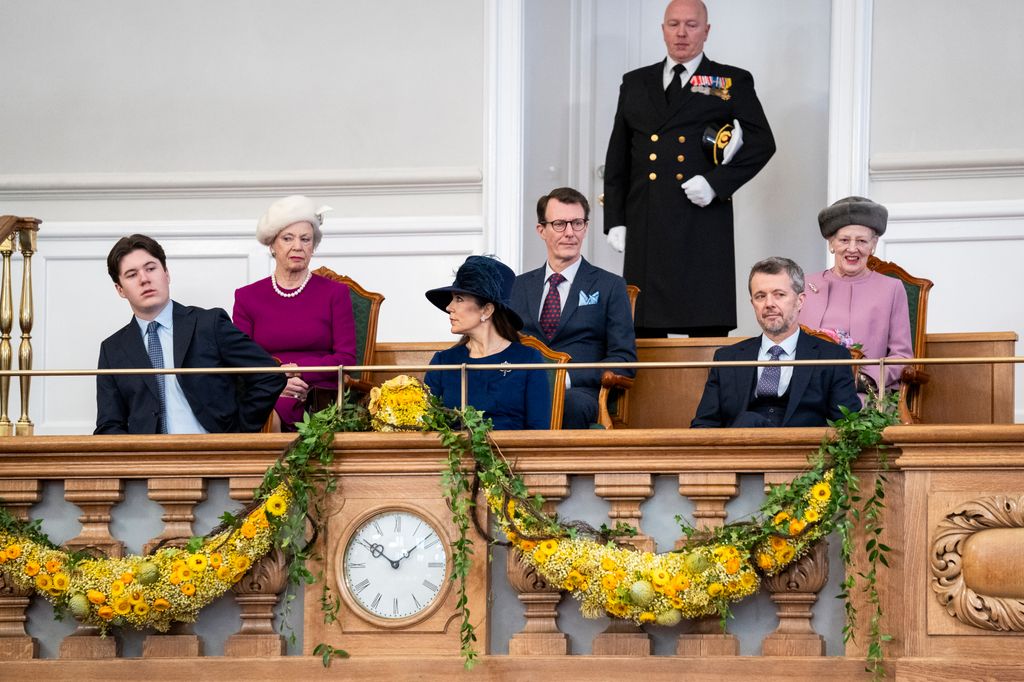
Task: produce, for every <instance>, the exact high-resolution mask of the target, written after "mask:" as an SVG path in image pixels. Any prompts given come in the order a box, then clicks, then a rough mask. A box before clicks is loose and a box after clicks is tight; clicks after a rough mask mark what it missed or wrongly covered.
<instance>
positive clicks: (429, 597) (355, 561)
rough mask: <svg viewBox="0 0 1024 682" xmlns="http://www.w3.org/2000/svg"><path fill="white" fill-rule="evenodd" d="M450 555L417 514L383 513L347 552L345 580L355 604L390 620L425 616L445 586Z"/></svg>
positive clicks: (352, 541)
mask: <svg viewBox="0 0 1024 682" xmlns="http://www.w3.org/2000/svg"><path fill="white" fill-rule="evenodd" d="M447 569H448V553H447V551H446V549H445V544H444V541H443V540H442V538H441V536H440V535H438V532H437V529H436V528H434V527H433V526H432V525H431V524H430V522H428V521H427V520H426V519H424V518H423V517H421V516H419V515H418V514H414V513H412V512H407V511H399V510H396V511H386V512H382V513H380V514H377V515H375V516H372V517H370V518H369V519H367V520H366V521H365V522H363V523H362V524H361V525H360V526H359V527H358V528H357V529H356V531H355V532H354V533H353V534H352V537H351V538H350V539H349V541H348V545H347V546H346V548H345V558H344V567H343V574H344V580H345V586H346V587H347V589H348V592H349V594H350V595H351V597H352V598H353V600H354V601H355V602H356V604H358V605H359V606H360V607H362V608H363V609H365V610H366V611H367V612H368V613H370V614H372V615H374V616H377V617H378V618H385V619H389V620H398V619H403V618H410V617H412V616H416V615H418V614H420V613H422V612H423V611H425V610H426V609H427V608H428V607H429V606H430V605H431V604H432V603H433V602H434V600H435V599H437V597H438V595H439V594H441V588H442V587H443V585H444V581H445V578H446V576H447Z"/></svg>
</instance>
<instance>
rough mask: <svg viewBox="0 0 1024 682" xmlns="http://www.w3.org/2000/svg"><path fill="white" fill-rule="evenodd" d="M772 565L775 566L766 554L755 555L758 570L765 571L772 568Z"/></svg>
mask: <svg viewBox="0 0 1024 682" xmlns="http://www.w3.org/2000/svg"><path fill="white" fill-rule="evenodd" d="M774 565H775V562H773V561H772V558H771V557H770V556H768V555H767V554H758V555H757V567H758V568H760V569H761V570H762V571H767V570H769V569H771V567H772V566H774Z"/></svg>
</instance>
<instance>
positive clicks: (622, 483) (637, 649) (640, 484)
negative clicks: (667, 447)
mask: <svg viewBox="0 0 1024 682" xmlns="http://www.w3.org/2000/svg"><path fill="white" fill-rule="evenodd" d="M594 492H595V493H597V495H598V497H602V498H604V499H606V500H608V501H609V502H611V509H609V510H608V518H610V519H611V522H612V523H611V525H612V526H613V527H614V525H615V524H616V523H618V522H620V521H621V522H622V523H628V524H629V525H631V526H633V527H634V528H636V529H637V534H636V535H635V536H633V537H632V538H623V539H624V540H625V541H626V542H628V543H630V544H632V545H633V546H634V547H636V548H637V549H638V550H640V551H646V552H653V551H654V539H653V538H652V537H651V536H649V535H644V534H643V531H642V530H641V527H640V519H641V518H642V517H643V514H642V513H641V511H640V505H641V504H643V502H644V500H646V499H647V498H649V497H650V496H651V495H653V494H654V482H653V480H652V477H651V475H650V474H639V473H636V474H596V475H595V476H594ZM593 653H594V655H595V656H650V655H651V638H650V636H649V635H648V634H647V633H646V632H644V631H643V630H642V629H640V628H639V627H638V626H636V625H634V624H633V623H629V622H627V621H624V620H617V619H613V620H612V622H611V623H610V624H609V625H608V627H607V628H606V629H605V631H604V632H602V633H600V634H599V635H597V636H596V637H594V642H593Z"/></svg>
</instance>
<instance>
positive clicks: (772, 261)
mask: <svg viewBox="0 0 1024 682" xmlns="http://www.w3.org/2000/svg"><path fill="white" fill-rule="evenodd" d="M748 289H749V290H750V302H751V303H752V304H753V306H754V313H755V314H756V315H757V323H758V324H759V325H760V326H761V329H762V330H763V331H764V333H763V334H761V335H760V336H755V337H753V338H751V339H747V340H746V341H740V342H739V343H737V344H735V345H732V346H726V347H725V348H719V349H718V350H717V351H716V352H715V361H716V362H719V361H731V360H732V361H736V360H783V361H785V360H832V359H835V360H849V359H850V352H849V351H848V350H846V349H845V348H843V347H842V346H839V345H836V344H834V343H829V342H827V341H822V340H820V339H818V338H815V337H813V336H808V335H807V334H803V333H801V332H800V325H799V323H798V322H797V316H798V315H799V313H800V308H801V306H802V305H803V301H804V273H803V270H801V269H800V266H799V265H797V264H796V263H794V262H793V261H791V260H790V259H788V258H778V257H774V258H766V259H765V260H763V261H760V262H758V263H755V264H754V267H753V268H751V270H750V279H749V280H748ZM841 405H845V406H846V407H847V408H849V409H850V411H856V410H859V409H860V406H861V405H860V398H859V397H858V396H857V389H856V388H855V386H854V383H853V372H852V371H851V370H850V367H849V366H847V365H829V366H824V365H822V366H814V367H809V366H806V365H805V366H801V367H794V366H792V365H790V366H788V367H786V366H778V367H772V366H768V367H721V368H719V367H712V368H711V372H710V374H709V375H708V380H707V383H706V384H705V385H704V395H703V396H702V397H701V399H700V405H698V406H697V415H696V416H695V417H694V418H693V421H692V422H691V423H690V426H691V427H694V428H700V427H736V428H739V427H758V426H825V424H826V421H827V420H830V419H833V420H834V419H838V418H839V417H841V416H842V412H840V411H839V407H840V406H841Z"/></svg>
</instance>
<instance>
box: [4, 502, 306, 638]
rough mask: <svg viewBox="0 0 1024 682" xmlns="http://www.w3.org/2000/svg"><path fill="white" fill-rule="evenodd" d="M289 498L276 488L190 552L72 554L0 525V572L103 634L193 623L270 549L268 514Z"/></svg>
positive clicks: (279, 512) (170, 549)
mask: <svg viewBox="0 0 1024 682" xmlns="http://www.w3.org/2000/svg"><path fill="white" fill-rule="evenodd" d="M289 501H290V498H289V494H288V491H287V489H286V488H285V486H283V485H282V486H279V487H278V488H277V489H276V490H275V491H274V492H273V494H271V495H270V496H268V497H267V499H266V500H265V501H264V502H263V503H262V504H260V505H259V506H258V507H257V508H256V509H254V510H253V511H252V512H250V513H249V514H248V515H247V517H246V518H245V520H244V522H243V523H242V524H241V526H240V527H239V528H236V529H232V530H228V531H225V532H223V533H219V534H217V535H215V536H213V537H211V538H207V539H206V540H205V541H204V542H203V544H202V546H201V547H200V548H199V549H197V550H196V551H194V552H190V551H188V550H185V549H178V548H175V547H166V548H163V549H160V550H158V551H157V552H156V553H154V554H152V555H150V556H138V555H131V556H126V557H124V558H122V559H77V558H76V557H75V556H73V555H72V554H71V553H69V552H66V551H64V550H60V549H53V548H51V547H47V546H46V545H44V544H41V543H38V542H35V541H33V540H31V539H30V538H29V537H27V536H18V535H15V534H11V533H9V532H6V531H2V530H0V571H2V572H3V573H4V575H6V576H7V577H9V578H11V579H12V580H13V581H14V582H15V583H16V584H18V585H19V586H20V587H22V588H28V589H33V590H35V592H36V593H37V594H39V595H41V596H43V597H45V598H46V599H48V600H49V601H51V602H53V604H54V605H55V606H56V607H58V608H67V609H68V610H70V611H71V613H72V614H74V616H75V618H77V619H78V620H79V621H81V622H83V623H89V624H91V625H96V626H99V627H100V628H101V629H102V630H104V631H106V630H107V629H108V628H109V627H110V626H111V625H118V626H129V627H133V628H138V629H142V628H149V627H152V628H155V629H156V630H159V631H161V632H166V631H167V629H168V628H169V627H170V625H171V622H172V621H180V622H186V623H187V622H192V621H195V619H196V618H197V617H198V615H199V611H200V610H201V609H202V608H203V607H204V606H206V605H207V604H209V603H210V602H212V601H213V600H214V599H216V598H217V597H219V596H221V595H222V594H224V593H225V592H227V591H228V590H229V589H231V586H232V585H234V584H235V583H237V582H238V581H239V580H241V579H242V577H243V576H244V575H245V573H246V571H248V570H249V568H250V567H251V566H252V565H253V563H255V562H256V561H259V560H260V558H262V557H263V556H264V555H265V554H266V553H267V552H269V551H270V549H271V547H272V546H273V535H274V528H273V523H272V522H271V519H273V518H275V517H279V516H281V515H283V514H284V513H285V512H286V511H287V509H288V503H289ZM268 515H269V516H268Z"/></svg>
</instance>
